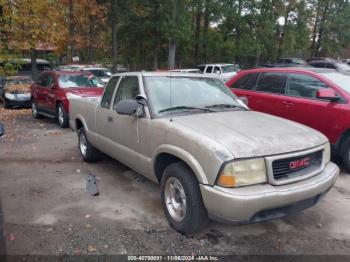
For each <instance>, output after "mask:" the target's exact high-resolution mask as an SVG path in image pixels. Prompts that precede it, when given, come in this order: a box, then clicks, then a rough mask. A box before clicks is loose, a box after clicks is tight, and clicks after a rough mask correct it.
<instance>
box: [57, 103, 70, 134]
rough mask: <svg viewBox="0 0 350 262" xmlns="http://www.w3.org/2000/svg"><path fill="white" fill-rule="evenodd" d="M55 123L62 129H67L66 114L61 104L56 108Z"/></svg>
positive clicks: (67, 118) (67, 119)
mask: <svg viewBox="0 0 350 262" xmlns="http://www.w3.org/2000/svg"><path fill="white" fill-rule="evenodd" d="M57 122H58V125H59V126H60V127H62V128H67V127H68V124H69V117H68V114H67V112H66V110H65V109H64V106H63V104H61V103H60V104H58V106H57Z"/></svg>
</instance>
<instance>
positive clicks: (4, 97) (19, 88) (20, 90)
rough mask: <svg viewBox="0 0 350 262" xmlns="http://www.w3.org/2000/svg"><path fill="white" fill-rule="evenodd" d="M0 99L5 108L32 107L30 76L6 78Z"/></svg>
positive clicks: (0, 92) (0, 91)
mask: <svg viewBox="0 0 350 262" xmlns="http://www.w3.org/2000/svg"><path fill="white" fill-rule="evenodd" d="M3 82H4V85H3V88H2V89H1V90H0V94H1V96H0V98H1V101H2V103H3V105H4V107H5V108H28V107H30V105H31V97H30V85H31V84H32V83H33V81H32V78H31V77H28V76H12V77H7V78H5V81H3Z"/></svg>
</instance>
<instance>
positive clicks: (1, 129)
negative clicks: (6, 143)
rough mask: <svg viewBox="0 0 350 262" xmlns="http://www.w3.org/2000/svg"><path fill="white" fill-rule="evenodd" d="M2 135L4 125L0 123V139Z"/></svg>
mask: <svg viewBox="0 0 350 262" xmlns="http://www.w3.org/2000/svg"><path fill="white" fill-rule="evenodd" d="M4 134H5V129H4V125H3V124H2V123H0V137H2V136H3V135H4Z"/></svg>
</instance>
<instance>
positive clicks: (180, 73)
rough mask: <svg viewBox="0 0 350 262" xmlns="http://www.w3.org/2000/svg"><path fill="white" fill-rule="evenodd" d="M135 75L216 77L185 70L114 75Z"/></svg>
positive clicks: (119, 74)
mask: <svg viewBox="0 0 350 262" xmlns="http://www.w3.org/2000/svg"><path fill="white" fill-rule="evenodd" d="M128 75H129V76H135V75H141V76H168V77H198V78H214V77H211V76H207V75H204V74H198V73H183V72H169V71H168V72H146V71H142V72H126V73H118V74H114V75H113V76H128Z"/></svg>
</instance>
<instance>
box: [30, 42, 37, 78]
mask: <svg viewBox="0 0 350 262" xmlns="http://www.w3.org/2000/svg"><path fill="white" fill-rule="evenodd" d="M36 58H37V53H36V50H35V48H31V49H30V63H31V67H32V79H33V81H35V80H36V78H37V76H38V67H37V64H36Z"/></svg>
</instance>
